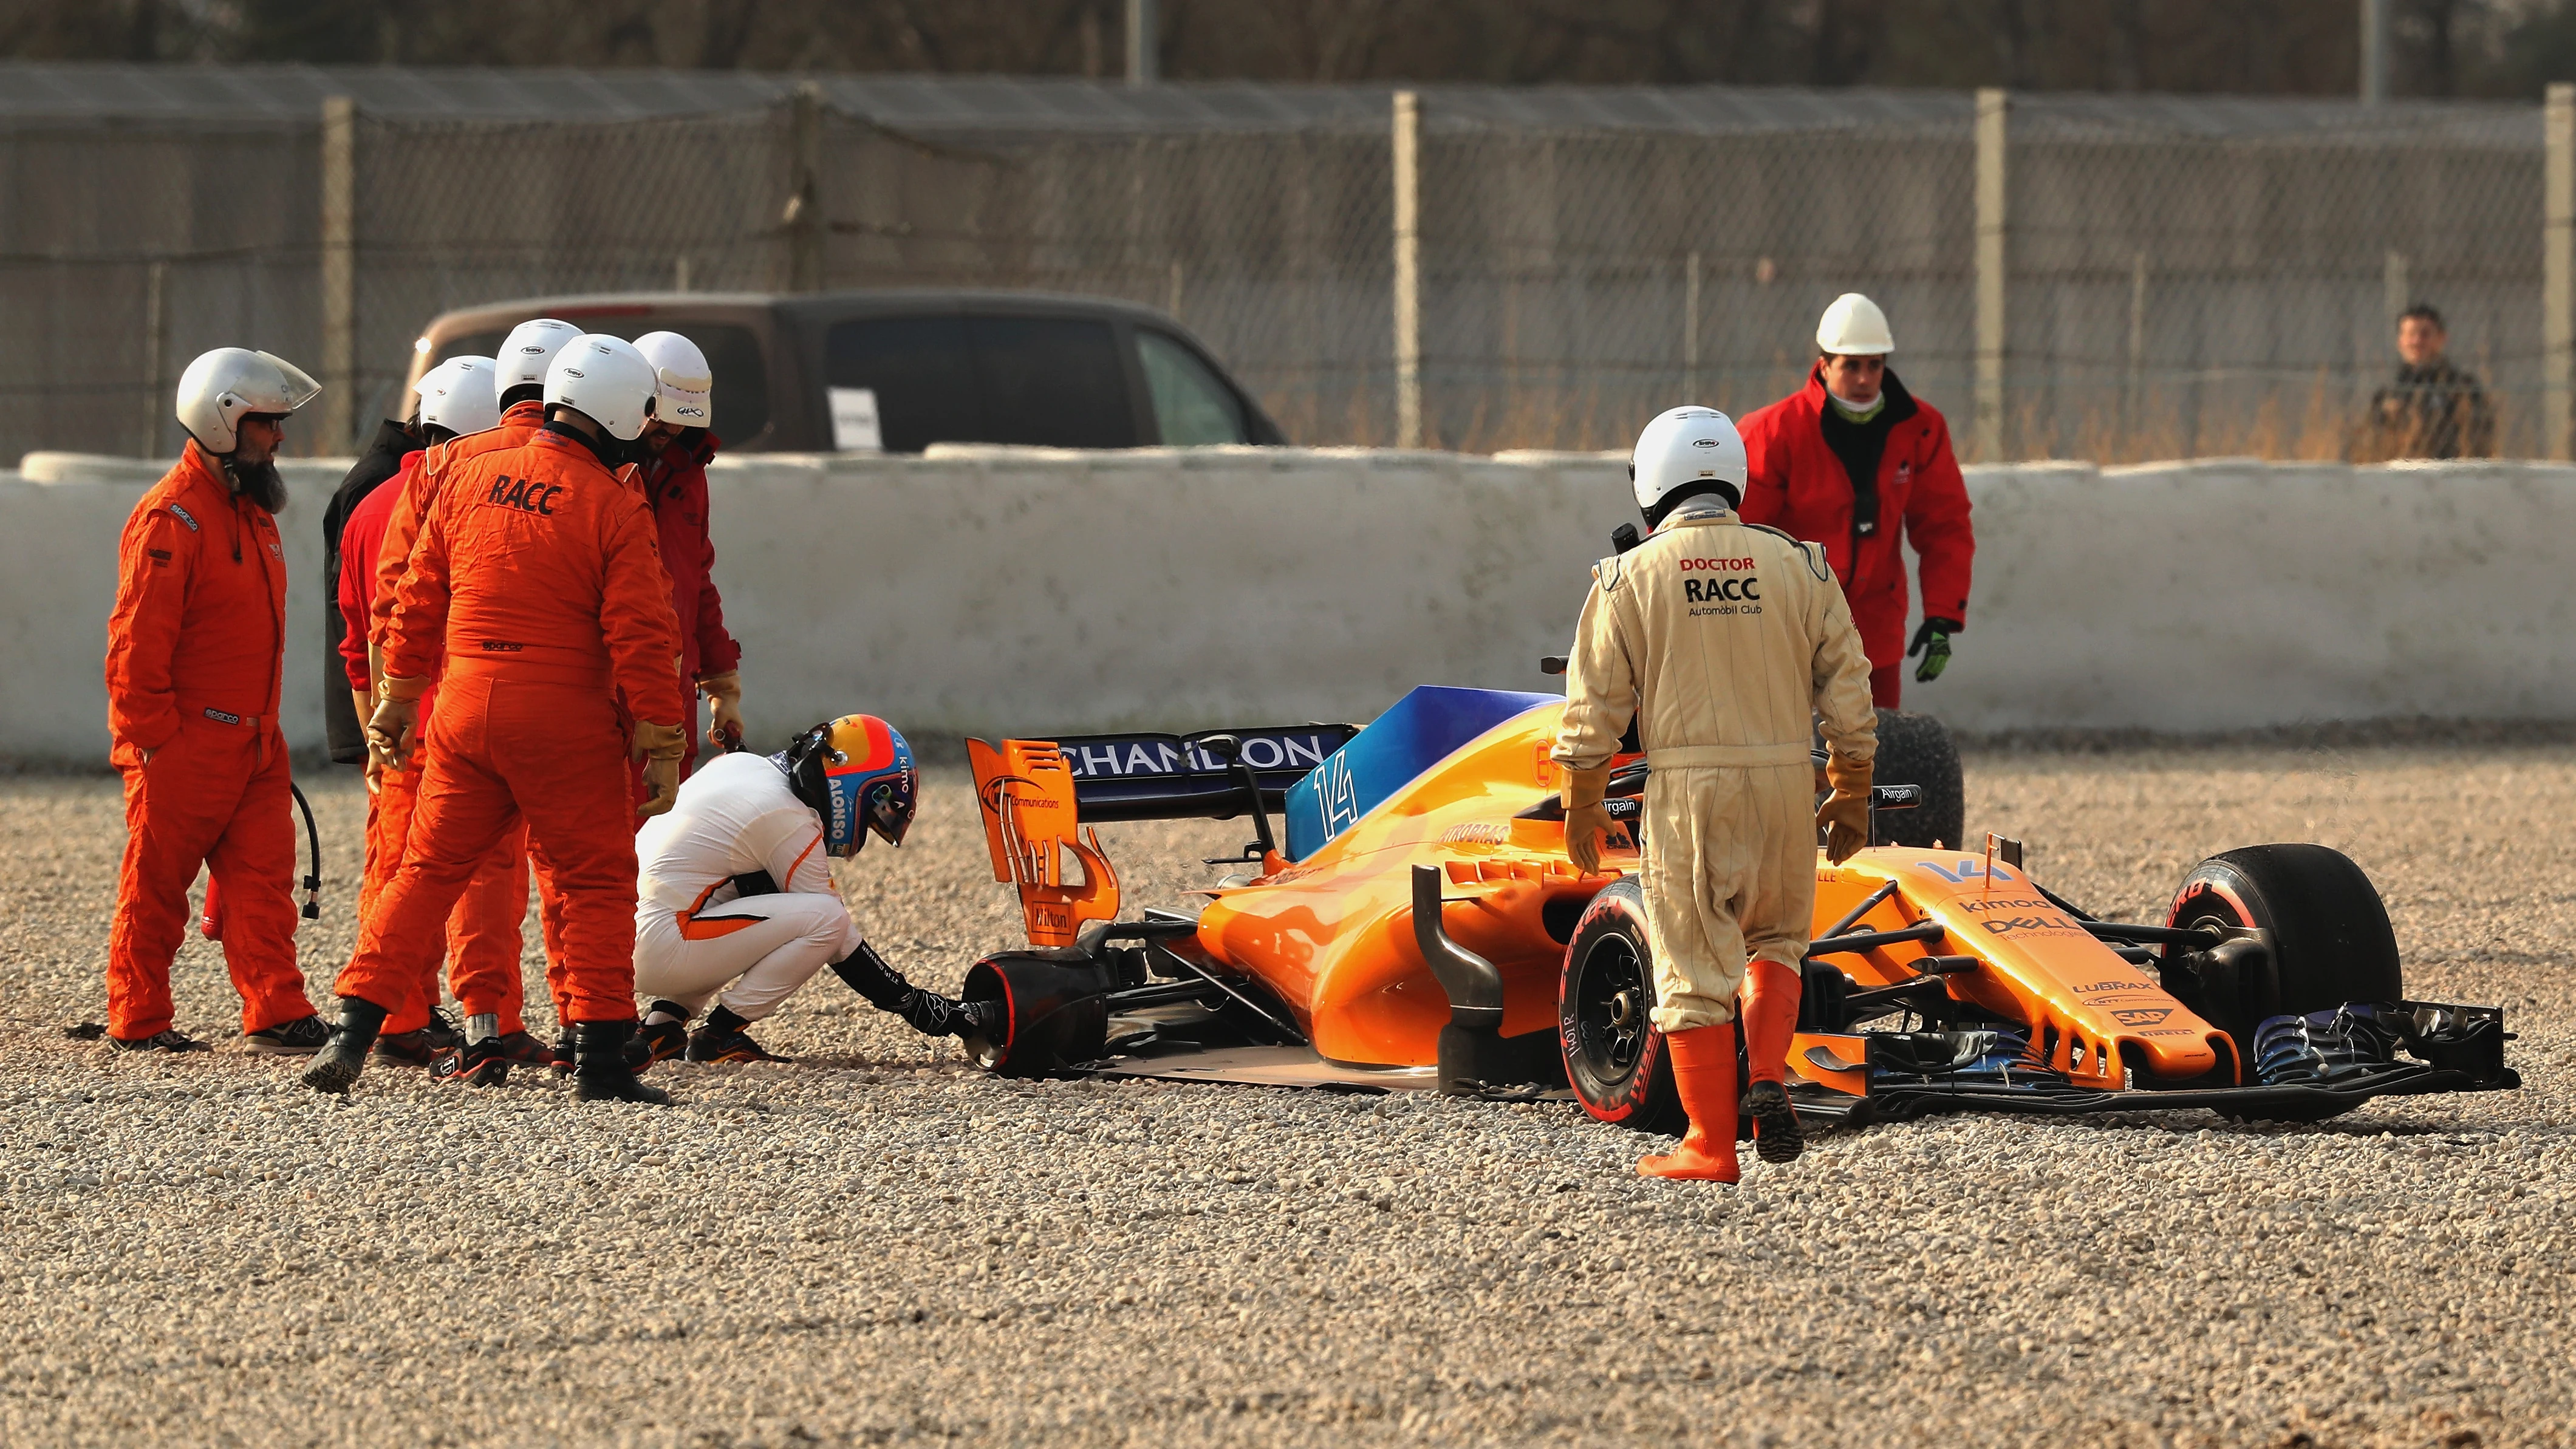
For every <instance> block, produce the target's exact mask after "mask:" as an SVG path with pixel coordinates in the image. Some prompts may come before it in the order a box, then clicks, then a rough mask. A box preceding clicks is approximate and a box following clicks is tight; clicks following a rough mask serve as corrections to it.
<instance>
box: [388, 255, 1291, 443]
mask: <svg viewBox="0 0 2576 1449" xmlns="http://www.w3.org/2000/svg"><path fill="white" fill-rule="evenodd" d="M531 317H559V318H561V319H563V320H564V321H566V322H570V323H573V324H574V325H576V326H579V327H584V328H587V329H589V330H591V331H594V332H605V333H611V334H613V335H615V336H619V337H624V338H627V339H629V340H632V339H634V338H636V337H639V336H641V335H643V334H644V333H647V332H656V331H669V332H677V333H680V334H681V335H683V336H685V337H687V338H688V339H689V340H690V341H692V342H695V343H697V344H698V346H699V347H700V348H701V349H703V350H704V351H705V353H706V354H707V362H708V364H709V365H710V366H711V367H712V368H713V369H714V372H715V380H716V389H715V433H716V436H717V437H719V438H721V439H723V440H724V445H725V448H726V450H727V451H728V452H734V453H778V452H887V453H918V452H921V451H922V450H923V449H925V448H927V447H929V446H930V445H931V444H933V443H1023V444H1033V445H1037V446H1042V447H1056V448H1138V447H1157V446H1160V447H1199V446H1207V445H1212V444H1225V443H1251V444H1281V443H1285V442H1286V441H1287V439H1286V438H1285V437H1283V436H1281V434H1280V431H1279V425H1278V424H1276V423H1274V422H1272V421H1271V420H1270V418H1269V416H1268V415H1267V414H1265V413H1264V412H1262V410H1261V405H1260V404H1259V403H1257V402H1255V401H1253V399H1252V395H1251V394H1250V393H1249V392H1247V391H1246V390H1245V389H1244V388H1243V386H1242V385H1241V384H1239V383H1237V382H1236V381H1235V380H1234V379H1233V378H1232V377H1231V376H1229V375H1228V374H1227V373H1226V370H1225V369H1224V368H1223V367H1222V366H1220V365H1219V364H1218V363H1217V361H1216V360H1215V359H1214V358H1213V357H1211V356H1209V355H1208V351H1207V349H1206V348H1205V347H1203V346H1201V345H1200V344H1199V341H1198V339H1196V338H1194V337H1192V336H1191V335H1190V333H1189V331H1188V329H1186V328H1184V327H1182V326H1181V325H1180V324H1179V323H1178V322H1175V321H1173V320H1172V319H1171V318H1170V317H1168V316H1165V315H1164V314H1163V313H1161V312H1157V311H1155V310H1154V309H1152V308H1150V307H1140V306H1136V305H1134V304H1131V303H1127V302H1115V301H1109V300H1107V299H1104V298H1097V297H1057V296H1045V295H1039V294H1034V293H1020V292H942V291H881V292H826V293H799V294H778V295H771V294H766V293H725V292H631V293H609V294H594V295H587V296H565V297H531V298H527V299H524V300H521V301H513V302H494V303H490V304H487V305H485V306H480V307H469V308H465V309H462V310H459V311H454V312H448V313H445V314H443V315H441V316H440V317H438V318H437V319H436V320H435V321H433V322H431V323H430V324H429V326H428V327H427V328H426V329H425V330H423V331H422V333H421V335H420V340H419V341H418V342H416V343H414V344H413V347H412V364H411V373H410V376H409V377H408V378H407V379H406V380H405V381H406V385H408V383H410V382H413V381H417V380H418V379H419V377H420V374H421V373H423V372H425V371H427V370H428V369H429V367H430V366H431V365H432V364H433V363H436V362H438V361H440V360H442V359H445V358H449V357H456V356H461V355H473V354H481V355H484V356H489V355H491V354H492V353H493V352H495V351H497V350H498V349H499V347H500V345H501V339H502V338H503V337H505V336H507V335H508V334H509V331H510V329H511V328H512V327H515V326H517V325H518V324H519V323H521V322H524V321H526V320H528V319H529V318H531Z"/></svg>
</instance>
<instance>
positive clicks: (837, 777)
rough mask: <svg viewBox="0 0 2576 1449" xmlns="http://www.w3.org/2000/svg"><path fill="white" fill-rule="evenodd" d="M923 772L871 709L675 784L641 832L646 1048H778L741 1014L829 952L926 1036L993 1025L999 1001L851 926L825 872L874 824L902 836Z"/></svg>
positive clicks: (640, 949) (767, 1001) (893, 837)
mask: <svg viewBox="0 0 2576 1449" xmlns="http://www.w3.org/2000/svg"><path fill="white" fill-rule="evenodd" d="M918 784H919V780H918V776H917V775H916V773H915V771H914V769H913V761H912V746H910V745H909V744H906V743H905V742H904V738H903V736H902V735H900V734H897V733H896V732H895V730H894V727H893V726H891V725H889V724H887V723H886V722H885V721H884V720H881V719H878V718H877V717H876V716H874V715H866V714H848V715H843V716H841V717H840V718H839V719H836V720H833V721H832V722H830V723H829V724H820V725H816V726H815V727H814V728H812V729H810V730H807V731H806V732H805V733H803V734H801V735H799V736H797V737H796V740H795V742H794V743H792V744H790V745H789V746H788V747H787V748H786V749H785V750H783V751H781V752H780V753H778V754H775V755H767V756H763V755H753V754H743V753H734V754H728V755H723V756H720V757H718V758H717V759H716V760H715V761H714V762H712V763H710V764H706V765H703V766H700V767H699V768H698V770H697V771H696V772H695V773H693V774H692V775H690V776H689V778H688V779H687V780H686V781H685V782H683V783H682V784H681V786H680V798H679V802H678V803H677V804H676V805H674V806H673V807H672V809H671V812H670V813H669V814H667V815H663V816H658V817H656V818H655V819H652V820H650V821H647V822H645V825H644V828H643V830H642V831H641V832H639V833H638V834H637V836H636V840H635V855H636V862H637V880H636V903H635V989H636V991H637V992H638V993H640V994H642V995H645V996H649V997H653V998H655V1000H654V1002H653V1007H652V1011H651V1013H650V1014H649V1015H647V1016H646V1017H645V1019H644V1030H643V1034H642V1037H641V1046H642V1054H643V1057H644V1061H645V1063H647V1064H650V1063H651V1062H658V1061H667V1060H669V1059H670V1058H672V1057H676V1056H680V1055H682V1054H684V1053H685V1054H686V1056H687V1058H688V1059H689V1060H690V1061H693V1062H775V1061H784V1060H786V1058H784V1057H778V1056H772V1055H771V1054H770V1053H768V1052H766V1051H764V1050H762V1049H761V1047H760V1045H759V1043H757V1042H754V1041H753V1040H752V1039H751V1035H750V1030H749V1028H750V1026H751V1024H752V1023H753V1022H756V1021H759V1020H760V1019H761V1018H763V1017H765V1016H768V1015H769V1014H770V1013H771V1012H773V1011H776V1010H777V1009H778V1008H779V1006H780V1004H781V1003H783V1002H785V1001H786V1000H787V998H788V997H790V996H792V995H794V994H795V993H796V990H797V988H798V987H801V986H803V985H804V984H805V983H806V981H807V980H809V979H811V978H812V976H813V975H814V973H815V972H817V971H819V970H821V969H822V968H824V967H826V966H829V967H831V968H832V970H833V972H834V973H835V974H837V975H838V976H839V977H840V978H841V979H842V980H843V981H845V982H847V983H849V986H850V989H851V990H853V991H856V992H858V993H859V994H860V995H861V996H864V997H866V998H867V999H868V1000H869V1001H870V1002H871V1003H873V1004H874V1005H876V1006H877V1007H878V1008H880V1009H881V1010H885V1011H890V1012H893V1013H895V1014H896V1015H898V1016H901V1017H902V1018H903V1019H904V1020H905V1021H907V1022H910V1023H911V1024H912V1026H913V1027H914V1028H915V1029H916V1030H918V1031H920V1032H922V1033H923V1034H924V1035H927V1036H940V1035H944V1034H946V1033H949V1032H955V1033H956V1034H958V1035H959V1036H971V1035H974V1034H976V1033H977V1032H979V1031H981V1030H983V1029H984V1028H985V1027H987V1026H988V1025H992V1024H994V1023H992V1022H988V1021H987V1020H986V1019H985V1018H986V1017H987V1016H992V1017H998V1016H999V1015H1000V1012H999V1006H1000V1003H998V1002H979V1003H974V1004H971V1005H970V1004H965V1003H960V1002H956V1001H951V1000H950V999H948V998H947V997H944V996H941V995H939V994H938V993H936V992H932V991H925V990H923V989H922V988H920V987H917V986H914V985H912V984H911V983H910V982H907V981H905V980H904V979H903V976H902V974H901V973H899V972H897V971H896V970H895V969H894V968H892V967H890V966H888V965H887V964H886V963H885V960H884V958H883V957H880V956H879V955H877V953H876V951H875V950H874V949H873V948H871V947H870V946H869V945H868V943H867V942H865V941H863V940H861V939H859V927H858V923H857V922H855V921H853V920H851V919H850V913H849V910H848V909H847V908H846V907H844V906H843V905H842V904H841V896H840V892H839V891H837V890H835V889H834V888H833V885H832V870H831V857H834V856H840V857H843V858H847V857H850V856H854V855H856V854H858V853H859V849H860V847H862V846H864V845H866V844H867V839H868V832H870V831H874V832H876V833H877V834H878V835H880V836H882V837H884V839H885V841H886V843H887V844H889V845H894V846H901V845H902V844H903V833H904V831H905V829H906V828H908V827H909V826H910V825H911V824H912V814H913V807H914V800H915V795H916V791H917V788H918ZM709 1002H713V1003H715V1007H714V1009H713V1010H712V1011H707V1005H708V1003H709ZM701 1011H706V1019H705V1021H704V1023H703V1024H702V1025H700V1026H699V1027H698V1029H697V1030H696V1031H694V1032H692V1031H690V1030H689V1028H688V1022H689V1021H690V1019H691V1018H692V1017H695V1016H696V1015H697V1014H698V1013H699V1012H701Z"/></svg>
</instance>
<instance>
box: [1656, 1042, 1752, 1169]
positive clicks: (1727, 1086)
mask: <svg viewBox="0 0 2576 1449" xmlns="http://www.w3.org/2000/svg"><path fill="white" fill-rule="evenodd" d="M1664 1046H1665V1047H1666V1048H1667V1049H1669V1050H1670V1051H1671V1052H1672V1054H1673V1086H1674V1087H1675V1088H1676V1089H1677V1090H1678V1091H1679V1092H1680V1093H1681V1098H1682V1109H1683V1110H1684V1111H1687V1112H1688V1113H1690V1131H1689V1132H1687V1133H1685V1134H1684V1135H1683V1137H1682V1145H1681V1146H1679V1147H1676V1148H1674V1149H1673V1150H1672V1152H1671V1153H1670V1154H1669V1155H1667V1156H1663V1157H1645V1158H1640V1159H1638V1161H1637V1175H1638V1176H1640V1177H1680V1178H1692V1179H1696V1180H1698V1181H1701V1182H1734V1181H1736V1180H1737V1179H1738V1178H1739V1177H1741V1176H1742V1175H1743V1171H1742V1169H1741V1168H1739V1167H1737V1166H1736V1164H1735V1024H1734V1023H1733V1022H1726V1023H1723V1024H1720V1025H1717V1026H1699V1027H1693V1028H1691V1029H1690V1030H1688V1031H1677V1032H1674V1033H1672V1034H1671V1035H1669V1036H1667V1037H1665V1038H1664Z"/></svg>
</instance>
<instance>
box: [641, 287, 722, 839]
mask: <svg viewBox="0 0 2576 1449" xmlns="http://www.w3.org/2000/svg"><path fill="white" fill-rule="evenodd" d="M635 350H636V351H638V352H641V353H643V354H644V360H645V361H647V362H649V363H651V364H653V375H654V386H655V388H656V389H657V396H656V397H655V399H654V409H655V411H654V417H653V421H652V423H651V425H649V426H648V427H646V428H645V430H644V437H643V452H644V461H643V462H642V463H639V464H637V465H636V484H637V486H638V487H640V488H642V489H643V490H644V501H645V503H646V504H648V505H650V506H651V508H652V510H653V527H654V532H655V534H656V536H657V538H658V540H659V542H660V545H661V551H662V567H663V568H664V569H666V570H668V571H669V572H670V575H671V610H672V613H673V614H674V615H675V616H676V617H677V618H678V619H679V621H680V689H681V692H682V695H683V698H682V700H681V705H682V709H681V711H680V717H681V718H682V719H683V720H684V721H686V722H688V724H689V726H690V729H689V734H690V739H689V742H688V751H687V753H685V754H683V755H681V756H680V778H681V779H683V780H685V779H687V778H688V777H689V772H690V771H691V770H692V769H694V768H696V766H697V760H698V738H697V729H696V721H697V718H698V696H699V695H701V694H703V695H705V696H706V697H707V703H708V706H709V711H708V712H709V715H710V718H709V719H708V721H707V732H706V742H707V743H708V744H710V745H713V746H715V747H716V748H717V749H719V750H725V749H740V748H741V747H742V672H741V671H742V646H741V645H739V644H737V643H735V642H734V638H733V636H732V635H731V634H728V633H726V632H725V623H724V600H723V599H722V598H720V597H718V596H717V594H716V580H715V564H716V546H715V543H714V541H713V540H712V539H711V538H709V536H708V534H707V463H708V461H709V460H711V459H713V458H714V457H715V455H716V449H717V448H719V447H722V446H723V440H721V439H719V438H718V437H717V436H716V435H715V434H714V433H712V432H709V431H708V429H707V425H708V423H709V422H710V421H712V420H713V408H714V405H715V403H714V397H715V374H714V372H713V371H712V370H711V369H710V368H709V367H708V366H707V356H706V354H705V353H704V352H701V351H699V350H698V345H697V344H696V343H694V342H691V341H690V340H689V339H687V338H686V337H683V336H681V335H680V334H679V333H677V332H647V333H645V334H644V335H643V336H641V337H638V338H636V339H635ZM635 788H636V796H635V798H636V799H637V800H638V801H641V800H642V799H643V798H644V795H643V789H644V785H643V774H642V770H641V767H640V766H639V767H638V769H637V773H636V784H635Z"/></svg>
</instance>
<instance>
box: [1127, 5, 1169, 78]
mask: <svg viewBox="0 0 2576 1449" xmlns="http://www.w3.org/2000/svg"><path fill="white" fill-rule="evenodd" d="M1154 9H1155V7H1154V0H1127V84H1129V85H1131V86H1149V85H1152V84H1153V83H1154V82H1156V81H1158V80H1161V79H1162V78H1163V65H1162V61H1163V57H1162V38H1163V27H1162V20H1161V18H1160V17H1159V16H1157V15H1155V13H1154Z"/></svg>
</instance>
